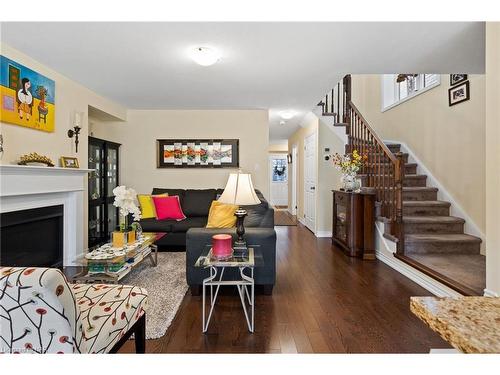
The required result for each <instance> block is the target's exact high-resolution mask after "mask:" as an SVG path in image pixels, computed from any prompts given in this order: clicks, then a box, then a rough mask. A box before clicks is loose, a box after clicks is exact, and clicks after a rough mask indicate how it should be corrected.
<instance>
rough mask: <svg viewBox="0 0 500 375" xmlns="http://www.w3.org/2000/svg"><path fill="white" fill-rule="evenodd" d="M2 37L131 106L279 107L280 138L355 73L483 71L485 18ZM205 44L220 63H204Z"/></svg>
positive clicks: (34, 31) (110, 29)
mask: <svg viewBox="0 0 500 375" xmlns="http://www.w3.org/2000/svg"><path fill="white" fill-rule="evenodd" d="M1 40H2V42H5V43H7V44H9V45H11V46H12V47H14V48H17V49H19V50H20V51H22V52H25V53H26V54H28V55H30V56H32V57H33V58H35V59H37V60H39V61H40V62H42V63H44V64H45V65H47V66H49V67H51V68H53V69H54V70H57V71H59V72H61V73H62V74H64V75H66V76H67V77H69V78H71V79H73V80H75V81H77V82H80V83H81V84H83V85H85V86H86V87H88V88H90V89H92V90H93V91H95V92H97V93H99V94H101V95H103V96H106V97H108V98H111V99H113V100H115V101H117V102H119V103H121V104H123V105H124V106H126V107H127V108H134V109H243V108H246V109H249V108H262V109H270V124H271V126H270V138H271V139H284V138H287V137H288V135H290V134H291V133H292V132H293V131H295V129H296V128H297V126H298V124H299V122H300V120H301V118H302V117H303V115H304V114H305V113H306V112H308V111H309V110H311V109H312V107H314V106H315V105H316V104H317V103H318V101H319V100H320V99H321V98H322V96H323V95H324V94H325V93H326V92H327V91H328V90H329V89H330V88H331V87H332V86H333V85H334V84H335V83H336V82H337V81H338V80H339V79H340V77H342V76H343V75H344V74H346V73H396V72H411V73H418V72H425V73H450V72H452V73H453V72H460V73H483V72H484V44H485V41H484V23H481V22H439V23H374V22H363V23H356V22H346V23H339V22H333V23H259V22H254V23H166V22H158V23H124V22H119V23H111V22H104V23H91V22H80V23H55V22H53V23H36V22H29V23H2V33H1ZM199 45H203V46H212V47H215V48H217V49H219V50H220V51H221V53H222V59H221V61H220V62H219V63H217V64H215V65H213V66H211V67H201V66H198V65H196V64H195V63H194V62H192V61H191V60H190V59H189V57H188V56H187V50H188V49H189V48H190V47H194V46H199ZM289 108H291V109H294V110H295V111H297V112H298V116H296V117H295V118H294V119H292V120H290V121H287V123H286V125H279V120H280V119H279V116H277V112H279V111H280V110H284V109H289Z"/></svg>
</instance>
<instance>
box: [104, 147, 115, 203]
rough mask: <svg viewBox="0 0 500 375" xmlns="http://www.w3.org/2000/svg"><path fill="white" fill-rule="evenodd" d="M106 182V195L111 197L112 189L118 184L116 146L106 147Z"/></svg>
mask: <svg viewBox="0 0 500 375" xmlns="http://www.w3.org/2000/svg"><path fill="white" fill-rule="evenodd" d="M106 167H107V168H106V173H107V178H106V183H107V187H106V190H107V193H108V197H113V189H114V188H115V187H117V186H118V148H114V147H107V156H106Z"/></svg>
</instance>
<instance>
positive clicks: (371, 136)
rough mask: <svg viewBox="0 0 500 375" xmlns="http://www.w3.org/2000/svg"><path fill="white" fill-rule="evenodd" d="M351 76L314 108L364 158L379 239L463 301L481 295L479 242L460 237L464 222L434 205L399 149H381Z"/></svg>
mask: <svg viewBox="0 0 500 375" xmlns="http://www.w3.org/2000/svg"><path fill="white" fill-rule="evenodd" d="M350 90H351V83H350V76H346V77H345V78H344V79H343V80H342V83H339V84H337V86H336V87H335V88H334V90H332V92H331V93H329V94H328V95H327V96H326V97H325V99H323V100H322V101H321V102H320V103H319V104H318V105H319V106H321V107H322V112H323V115H329V116H333V118H334V126H345V128H346V133H347V135H348V144H347V145H346V152H352V151H353V150H354V149H356V150H358V151H359V152H360V153H362V154H365V155H367V156H368V161H367V163H366V164H365V166H364V167H363V169H362V171H360V174H359V177H360V178H361V180H362V186H366V187H371V188H373V189H375V192H376V196H377V212H376V215H377V218H378V219H379V220H381V221H383V222H384V223H385V226H384V229H385V233H384V236H385V237H386V238H388V239H390V240H392V241H394V242H395V243H396V245H397V251H396V253H395V256H396V257H397V258H398V259H400V260H401V261H403V262H406V263H408V264H410V265H411V266H413V267H415V268H417V269H419V270H420V271H422V272H424V273H425V274H427V275H429V276H431V277H433V278H435V279H437V280H438V281H440V282H441V283H443V284H445V285H447V286H448V287H450V288H452V289H454V290H456V291H458V292H459V293H461V294H464V295H482V294H483V289H484V287H485V285H484V280H485V275H484V270H485V257H484V256H482V255H480V246H481V239H480V238H478V237H475V236H472V235H469V234H465V233H464V224H465V220H464V219H463V218H459V217H455V216H451V215H450V207H451V203H450V202H445V201H440V200H438V189H437V188H435V187H431V186H428V182H427V176H426V175H425V174H419V173H418V169H419V168H418V165H417V164H416V163H412V162H409V155H408V153H404V152H401V151H402V150H401V145H400V144H398V143H384V142H383V141H382V140H380V138H379V137H378V136H377V134H376V133H375V132H374V130H373V129H372V128H371V127H370V126H369V125H368V123H367V121H366V120H365V119H364V118H363V116H362V115H361V114H360V112H359V110H358V109H357V108H356V106H355V105H354V104H353V103H352V101H351V92H350Z"/></svg>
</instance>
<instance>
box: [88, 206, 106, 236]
mask: <svg viewBox="0 0 500 375" xmlns="http://www.w3.org/2000/svg"><path fill="white" fill-rule="evenodd" d="M102 220H103V212H102V207H101V206H94V207H89V246H94V245H95V244H98V243H100V242H102V240H103V239H104V233H103V221H102Z"/></svg>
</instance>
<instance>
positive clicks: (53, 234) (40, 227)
mask: <svg viewBox="0 0 500 375" xmlns="http://www.w3.org/2000/svg"><path fill="white" fill-rule="evenodd" d="M63 232H64V206H63V205H57V206H49V207H41V208H32V209H28V210H20V211H14V212H6V213H2V214H0V265H2V266H16V267H19V266H20V267H27V266H29V267H61V266H62V265H63V249H64V235H63Z"/></svg>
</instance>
